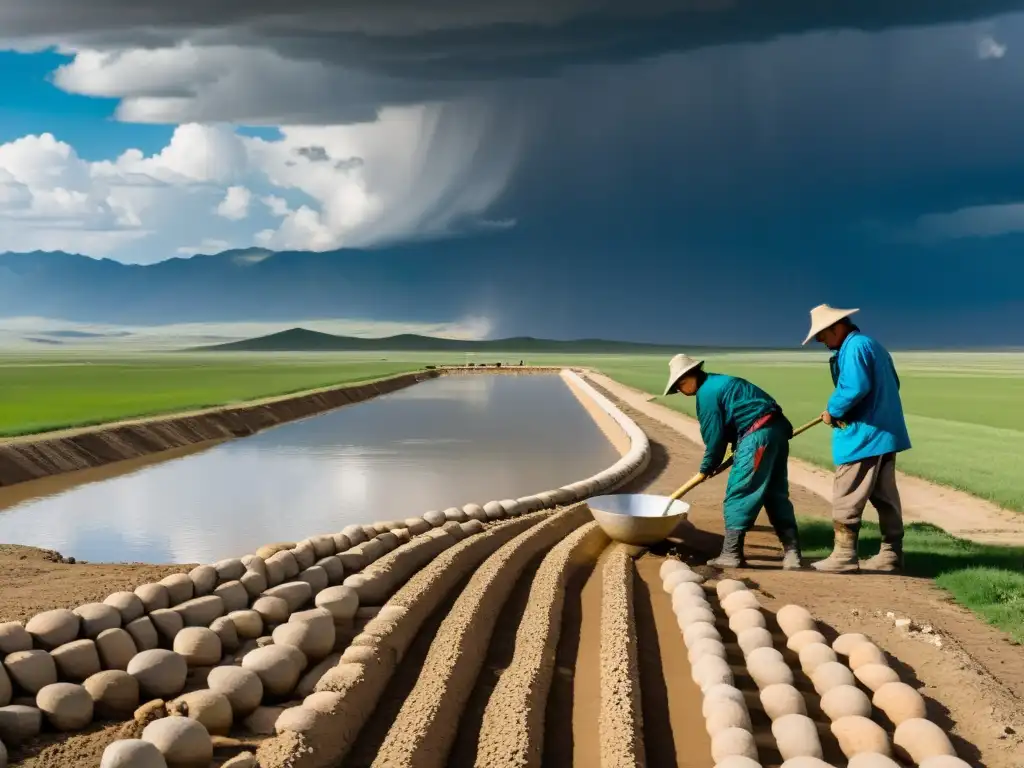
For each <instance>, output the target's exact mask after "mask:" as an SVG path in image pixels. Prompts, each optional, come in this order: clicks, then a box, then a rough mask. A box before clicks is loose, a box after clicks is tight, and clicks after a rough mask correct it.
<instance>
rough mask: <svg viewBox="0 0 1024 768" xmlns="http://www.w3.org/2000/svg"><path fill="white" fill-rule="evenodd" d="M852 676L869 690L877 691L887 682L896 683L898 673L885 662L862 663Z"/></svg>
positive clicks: (898, 678)
mask: <svg viewBox="0 0 1024 768" xmlns="http://www.w3.org/2000/svg"><path fill="white" fill-rule="evenodd" d="M854 676H855V677H856V678H857V680H859V681H860V683H861V684H862V685H863V686H864V687H865V688H867V689H868V690H869V691H872V692H874V691H877V690H879V689H880V688H881V687H882V686H883V685H886V684H887V683H898V682H899V681H900V677H899V675H897V674H896V672H895V670H893V669H892V668H891V667H889V666H888V665H886V664H864V665H863V666H861V667H858V668H857V671H856V672H854Z"/></svg>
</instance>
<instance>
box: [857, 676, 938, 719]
mask: <svg viewBox="0 0 1024 768" xmlns="http://www.w3.org/2000/svg"><path fill="white" fill-rule="evenodd" d="M865 700H866V697H865ZM871 703H872V704H874V705H875V706H876V707H878V708H879V709H880V710H882V711H883V712H884V713H885V716H886V717H888V718H889V720H890V721H891V722H892V723H893V725H899V724H900V723H902V722H903V721H904V720H915V719H924V718H926V717H927V716H928V709H927V707H926V706H925V703H924V697H923V696H921V694H920V693H918V692H917V691H915V690H914V689H913V688H911V687H910V686H909V685H907V684H906V683H903V682H897V683H886V684H885V685H883V686H882V687H881V688H879V689H878V690H877V691H875V694H874V696H872V698H871ZM869 710H870V706H869Z"/></svg>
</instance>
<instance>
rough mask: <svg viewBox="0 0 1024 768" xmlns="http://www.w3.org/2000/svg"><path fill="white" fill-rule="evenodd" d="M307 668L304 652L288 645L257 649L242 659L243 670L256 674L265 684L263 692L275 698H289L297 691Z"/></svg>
mask: <svg viewBox="0 0 1024 768" xmlns="http://www.w3.org/2000/svg"><path fill="white" fill-rule="evenodd" d="M305 666H306V659H305V656H303V654H302V652H301V651H300V650H299V649H298V648H295V647H293V646H287V645H268V646H265V647H263V648H257V649H256V650H255V651H251V652H250V653H247V654H246V655H245V658H244V659H242V668H243V669H248V670H250V671H252V672H255V673H256V674H257V675H258V676H259V678H260V682H262V683H263V690H264V691H265V692H266V693H269V694H271V695H273V696H287V695H288V694H289V693H291V692H292V691H293V690H295V685H296V684H297V683H298V682H299V676H300V675H301V674H302V670H303V669H305Z"/></svg>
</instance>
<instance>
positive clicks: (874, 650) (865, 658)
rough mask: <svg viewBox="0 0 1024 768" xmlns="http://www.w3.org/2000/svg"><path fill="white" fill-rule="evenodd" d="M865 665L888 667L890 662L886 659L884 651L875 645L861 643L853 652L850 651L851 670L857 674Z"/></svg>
mask: <svg viewBox="0 0 1024 768" xmlns="http://www.w3.org/2000/svg"><path fill="white" fill-rule="evenodd" d="M865 664H884V665H886V666H888V664H889V662H888V660H887V659H886V658H885V654H884V653H882V649H881V648H879V647H878V646H877V645H875V644H874V643H872V642H867V643H859V644H858V645H857V646H856V647H854V648H853V650H852V651H850V656H849V665H850V669H852V670H853V671H854V672H856V671H857V670H858V669H859V668H860V667H863V666H864V665H865Z"/></svg>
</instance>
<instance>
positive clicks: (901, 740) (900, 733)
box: [876, 717, 956, 766]
mask: <svg viewBox="0 0 1024 768" xmlns="http://www.w3.org/2000/svg"><path fill="white" fill-rule="evenodd" d="M892 740H893V744H895V745H896V748H897V750H898V751H899V752H900V753H902V754H903V755H905V756H906V757H909V758H910V760H911V761H912V762H913V763H914V764H916V765H919V766H920V765H923V764H924V762H925V761H926V760H929V759H935V758H938V757H943V756H946V757H956V750H954V749H953V745H952V743H950V741H949V737H948V736H947V735H946V733H945V731H943V730H942V729H941V728H940V727H939V726H938V725H936V724H935V723H933V722H932V721H931V720H925V719H924V718H919V717H917V718H911V719H909V720H904V721H903V722H902V723H900V724H899V725H897V726H896V732H895V733H894V734H893V737H892ZM876 751H881V750H876Z"/></svg>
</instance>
